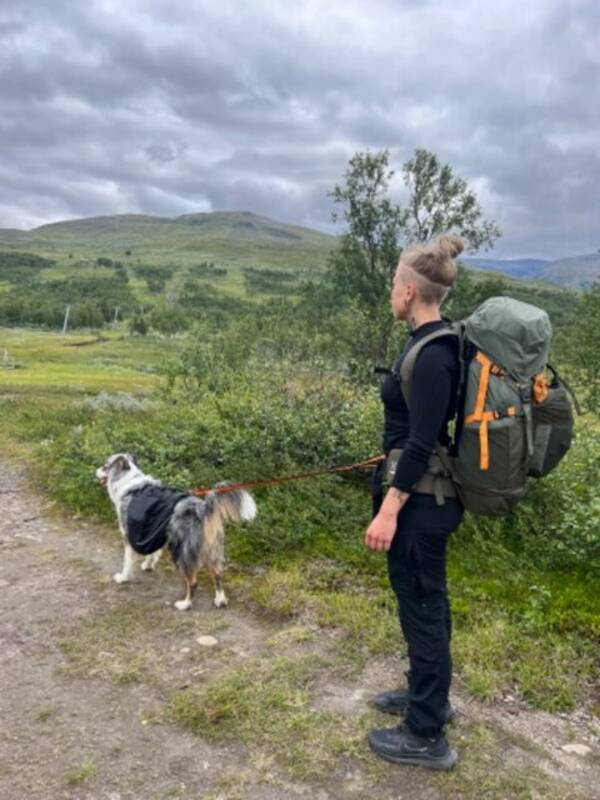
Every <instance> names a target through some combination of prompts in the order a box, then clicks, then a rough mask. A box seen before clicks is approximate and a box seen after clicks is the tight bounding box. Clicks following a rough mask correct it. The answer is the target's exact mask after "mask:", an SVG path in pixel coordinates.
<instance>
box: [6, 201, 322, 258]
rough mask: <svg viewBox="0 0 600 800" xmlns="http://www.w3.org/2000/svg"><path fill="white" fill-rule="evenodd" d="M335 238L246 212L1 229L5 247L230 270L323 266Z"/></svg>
mask: <svg viewBox="0 0 600 800" xmlns="http://www.w3.org/2000/svg"><path fill="white" fill-rule="evenodd" d="M335 241H336V239H335V237H334V236H330V235H328V234H326V233H320V232H319V231H315V230H311V229H310V228H303V227H301V226H298V225H289V224H286V223H282V222H277V221H276V220H273V219H270V218H269V217H263V216H259V215H257V214H252V213H250V212H248V211H239V212H221V211H219V212H213V213H200V214H184V215H182V216H179V217H152V216H147V215H145V214H121V215H115V216H106V217H90V218H84V219H75V220H67V221H65V222H55V223H51V224H49V225H42V226H40V227H38V228H34V229H33V230H30V231H15V230H13V229H0V248H2V249H12V250H28V251H31V252H34V253H38V254H40V255H44V256H48V257H50V258H54V259H57V260H61V259H64V258H74V259H76V260H77V259H81V258H93V257H98V256H108V257H111V258H113V259H123V260H127V257H132V259H133V260H135V259H139V260H140V261H143V262H147V263H170V264H174V265H180V264H181V265H184V264H189V263H192V262H198V261H204V260H211V261H216V262H219V263H220V264H223V265H225V266H239V265H249V266H252V265H256V266H263V265H265V266H281V267H300V266H301V267H305V268H308V269H311V268H313V267H318V268H320V267H323V266H324V264H325V261H326V259H327V255H328V253H329V251H330V250H331V249H332V247H334V246H335Z"/></svg>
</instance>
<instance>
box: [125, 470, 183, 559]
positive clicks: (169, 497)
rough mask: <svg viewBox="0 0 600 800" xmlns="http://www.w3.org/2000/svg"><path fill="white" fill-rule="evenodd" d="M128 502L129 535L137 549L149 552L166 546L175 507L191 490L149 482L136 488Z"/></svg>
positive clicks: (138, 551)
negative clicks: (183, 490)
mask: <svg viewBox="0 0 600 800" xmlns="http://www.w3.org/2000/svg"><path fill="white" fill-rule="evenodd" d="M130 494H131V500H130V502H129V505H128V506H127V538H128V540H129V544H130V545H131V546H132V547H133V549H134V550H135V551H136V553H140V555H143V556H148V555H150V554H151V553H155V552H156V551H157V550H160V549H161V547H164V546H165V544H166V542H167V528H168V526H169V522H170V520H171V517H172V515H173V510H174V508H175V506H176V505H177V503H178V502H179V501H180V500H183V499H184V497H189V495H188V494H187V492H182V491H180V490H179V489H172V488H170V487H169V486H157V485H156V484H153V483H151V484H148V485H146V486H141V487H140V488H139V489H134V490H133V491H132V492H130Z"/></svg>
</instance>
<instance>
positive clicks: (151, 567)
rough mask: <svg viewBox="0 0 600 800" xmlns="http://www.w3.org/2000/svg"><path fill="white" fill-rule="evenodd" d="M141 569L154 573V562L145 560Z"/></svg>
mask: <svg viewBox="0 0 600 800" xmlns="http://www.w3.org/2000/svg"><path fill="white" fill-rule="evenodd" d="M141 569H143V570H144V572H153V571H154V563H153V561H152V560H151V559H149V558H145V559H144V560H143V561H142V565H141Z"/></svg>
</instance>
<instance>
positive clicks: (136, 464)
mask: <svg viewBox="0 0 600 800" xmlns="http://www.w3.org/2000/svg"><path fill="white" fill-rule="evenodd" d="M127 458H128V459H129V460H130V461H131V463H132V464H133V465H134V467H139V464H138V460H137V458H136V456H135V455H134V454H133V453H127Z"/></svg>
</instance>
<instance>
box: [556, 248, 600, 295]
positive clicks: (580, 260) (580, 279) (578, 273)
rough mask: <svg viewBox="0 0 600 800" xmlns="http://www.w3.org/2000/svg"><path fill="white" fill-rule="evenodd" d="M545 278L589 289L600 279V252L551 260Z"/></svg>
mask: <svg viewBox="0 0 600 800" xmlns="http://www.w3.org/2000/svg"><path fill="white" fill-rule="evenodd" d="M544 279H545V280H547V281H551V282H552V283H558V284H560V285H561V286H568V287H570V288H579V289H588V288H589V287H590V286H591V285H592V283H594V281H598V280H600V252H599V253H588V254H587V255H583V256H569V257H567V258H559V259H557V260H556V261H551V262H550V264H548V265H547V267H546V269H545V270H544Z"/></svg>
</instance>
